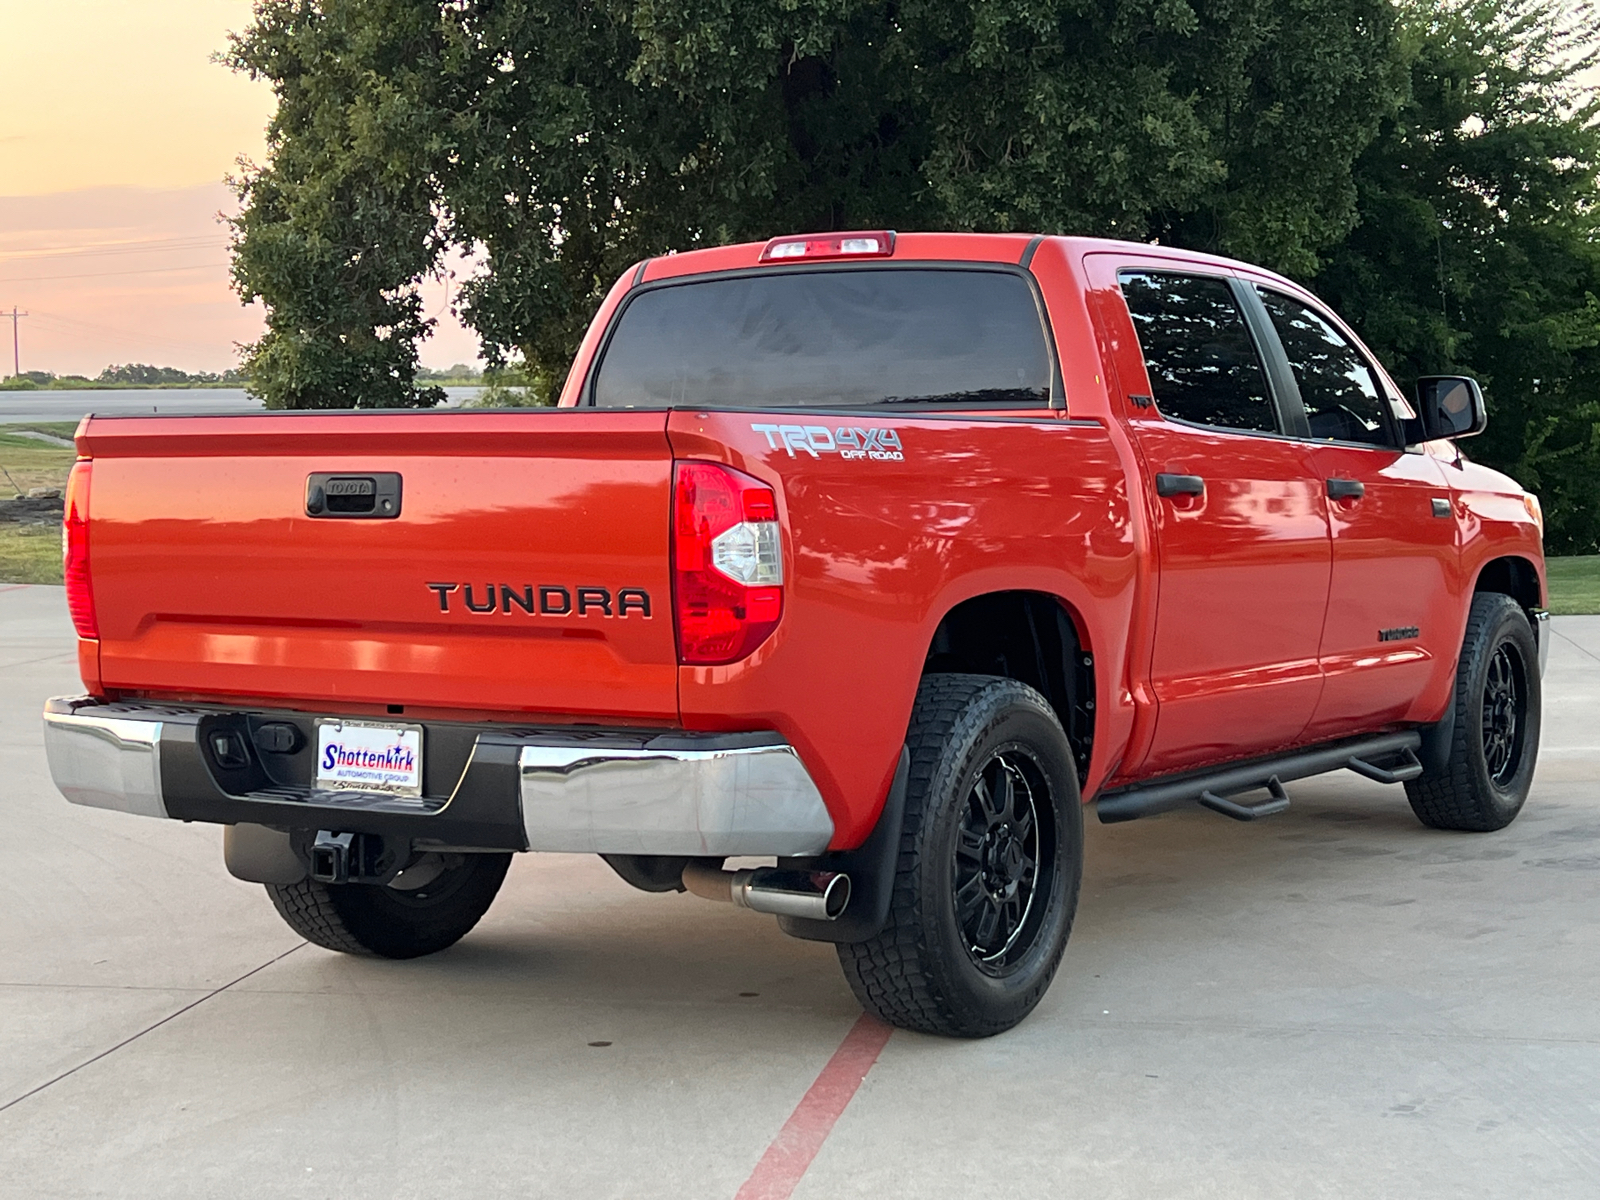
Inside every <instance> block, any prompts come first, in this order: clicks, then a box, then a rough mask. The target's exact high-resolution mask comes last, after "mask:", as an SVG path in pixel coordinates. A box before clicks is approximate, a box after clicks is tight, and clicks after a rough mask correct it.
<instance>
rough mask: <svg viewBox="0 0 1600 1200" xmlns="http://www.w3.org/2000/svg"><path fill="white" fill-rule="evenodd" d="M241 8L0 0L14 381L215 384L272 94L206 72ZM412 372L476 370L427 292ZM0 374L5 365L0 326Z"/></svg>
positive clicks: (223, 359)
mask: <svg viewBox="0 0 1600 1200" xmlns="http://www.w3.org/2000/svg"><path fill="white" fill-rule="evenodd" d="M250 8H251V5H250V2H249V0H120V2H119V0H45V2H38V0H0V309H3V310H4V311H5V312H6V313H7V314H9V313H10V311H11V309H12V306H13V305H15V306H16V307H18V308H20V309H22V310H24V311H26V312H27V313H28V314H29V315H28V316H27V317H25V318H23V319H22V321H21V343H22V369H23V370H24V371H29V370H43V371H54V372H56V373H57V374H86V375H90V376H93V375H96V374H98V373H99V372H100V370H101V368H103V367H105V366H106V365H107V364H109V363H125V362H148V363H156V364H160V365H164V366H174V367H180V368H183V369H184V370H188V371H202V370H205V371H220V370H222V369H224V368H226V367H230V366H233V365H235V364H236V362H237V357H238V356H237V352H236V350H235V348H234V347H235V343H237V342H241V341H249V340H250V339H252V338H254V337H255V336H256V335H257V334H258V332H259V331H260V328H261V313H260V311H259V309H255V308H245V307H243V306H241V305H240V303H239V301H238V298H237V297H236V296H235V295H234V294H233V292H232V291H230V290H229V287H228V274H227V258H228V255H227V249H226V247H227V231H226V230H225V229H224V227H223V226H221V225H220V224H219V223H218V220H217V217H218V214H219V213H220V212H222V211H224V210H229V211H231V209H232V205H233V197H232V194H231V193H230V192H229V190H228V188H227V187H226V185H225V184H224V183H223V179H224V177H225V176H226V175H228V174H229V173H231V172H233V171H234V170H235V163H236V160H237V159H238V158H239V157H240V156H244V157H246V158H250V159H254V160H257V161H259V160H260V159H261V158H262V157H263V155H264V153H265V138H264V135H263V129H264V127H265V125H266V122H267V118H268V116H269V115H270V113H271V111H272V94H271V92H270V90H269V89H268V88H267V87H266V86H265V85H262V84H256V83H252V82H251V81H250V80H248V79H246V78H244V77H242V76H238V75H234V74H233V73H232V72H230V71H229V70H228V69H227V68H226V67H223V66H219V65H217V64H215V63H213V62H212V61H211V56H212V54H213V53H214V52H216V51H218V50H220V49H222V48H223V47H225V46H226V45H227V36H228V33H229V31H231V30H237V29H241V28H243V27H244V25H245V24H246V23H247V22H248V21H249V19H250ZM425 297H426V300H427V304H428V311H429V313H430V314H434V315H437V316H438V317H439V318H440V321H439V328H438V331H437V333H436V334H435V336H434V337H433V338H432V339H431V341H430V342H429V343H427V344H425V345H424V347H423V362H424V364H425V365H427V366H431V367H445V366H449V365H450V364H451V363H455V362H474V361H476V355H477V340H476V338H475V337H473V336H472V335H471V334H470V333H468V332H467V331H466V330H463V329H462V328H461V327H460V326H459V324H457V323H456V322H455V321H454V320H453V319H451V317H450V315H449V312H448V311H447V309H446V295H445V290H444V287H443V286H442V285H430V286H429V287H428V288H427V289H426V290H425ZM0 333H3V335H4V336H3V338H0V348H3V350H4V353H3V354H0V375H9V374H10V373H11V367H12V355H11V321H10V320H9V317H8V319H6V320H5V321H4V322H0Z"/></svg>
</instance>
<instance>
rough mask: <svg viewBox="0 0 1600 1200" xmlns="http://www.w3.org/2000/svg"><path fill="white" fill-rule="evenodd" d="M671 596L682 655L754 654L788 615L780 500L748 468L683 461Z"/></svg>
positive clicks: (697, 659)
mask: <svg viewBox="0 0 1600 1200" xmlns="http://www.w3.org/2000/svg"><path fill="white" fill-rule="evenodd" d="M672 568H673V570H672V585H673V586H672V598H673V611H674V614H675V616H676V617H677V622H678V661H679V662H681V663H684V664H690V665H695V666H715V665H717V664H720V663H731V662H737V661H738V660H739V659H741V658H745V657H747V656H748V655H749V654H751V653H752V652H753V651H754V650H755V648H756V647H757V646H759V645H761V643H762V642H764V641H766V640H767V638H768V637H770V636H771V635H772V631H773V630H774V629H776V628H777V627H778V621H779V619H780V618H781V617H782V616H783V548H782V544H781V541H780V538H779V533H778V498H777V496H775V495H774V494H773V491H772V489H771V488H769V487H767V485H766V484H764V483H762V482H761V481H760V480H758V479H752V478H751V477H750V476H748V475H746V474H744V473H743V472H742V471H735V470H734V469H733V468H732V467H724V466H721V465H719V464H717V463H705V462H680V463H678V464H677V466H676V468H675V475H674V479H673V504H672Z"/></svg>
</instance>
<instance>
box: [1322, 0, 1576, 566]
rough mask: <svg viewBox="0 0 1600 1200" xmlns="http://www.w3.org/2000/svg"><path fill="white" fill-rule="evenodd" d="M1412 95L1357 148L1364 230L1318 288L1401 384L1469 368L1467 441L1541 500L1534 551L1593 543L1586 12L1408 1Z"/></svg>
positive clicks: (1554, 1)
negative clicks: (1543, 526)
mask: <svg viewBox="0 0 1600 1200" xmlns="http://www.w3.org/2000/svg"><path fill="white" fill-rule="evenodd" d="M1404 18H1405V41H1406V44H1407V47H1408V54H1409V56H1410V59H1411V69H1410V73H1411V84H1410V94H1409V98H1408V100H1407V101H1406V103H1405V104H1404V105H1403V107H1402V108H1401V109H1400V111H1399V112H1398V113H1397V114H1396V116H1395V117H1393V118H1392V119H1390V120H1388V121H1386V122H1385V123H1384V127H1383V129H1382V131H1381V133H1380V135H1379V137H1378V138H1377V140H1376V141H1375V142H1374V143H1373V144H1372V145H1371V146H1370V147H1369V148H1368V149H1367V150H1366V152H1365V153H1364V154H1363V155H1362V156H1361V157H1360V159H1359V160H1358V162H1357V165H1356V171H1355V178H1356V186H1357V192H1358V196H1359V200H1358V204H1357V207H1358V210H1359V213H1360V224H1359V225H1358V226H1357V228H1356V229H1355V230H1354V232H1353V233H1352V234H1351V235H1350V237H1349V238H1347V239H1346V240H1345V242H1344V243H1343V244H1342V245H1341V246H1340V247H1339V248H1338V249H1337V250H1336V251H1335V252H1334V253H1333V255H1332V257H1331V261H1330V263H1329V265H1328V267H1327V268H1326V269H1325V270H1324V271H1323V272H1322V274H1321V275H1320V276H1319V277H1318V278H1317V280H1316V286H1317V287H1318V289H1319V291H1321V292H1322V293H1323V295H1325V296H1326V297H1327V298H1328V299H1329V300H1330V301H1331V302H1332V303H1334V304H1335V305H1337V306H1338V307H1339V309H1340V311H1341V312H1343V313H1344V314H1345V315H1346V316H1347V317H1349V318H1350V319H1351V320H1352V321H1353V322H1354V323H1355V324H1356V325H1357V327H1358V329H1359V330H1360V332H1361V334H1362V336H1363V337H1364V338H1365V339H1366V340H1367V341H1368V343H1369V344H1370V345H1371V346H1372V348H1373V349H1374V350H1375V351H1376V352H1377V353H1378V354H1379V355H1380V357H1382V358H1384V359H1385V361H1386V363H1387V365H1388V366H1389V367H1390V368H1391V369H1392V370H1393V371H1394V373H1395V375H1396V378H1397V379H1398V380H1399V381H1400V382H1401V383H1402V384H1404V385H1406V386H1409V384H1410V382H1411V381H1412V380H1414V379H1415V378H1416V377H1417V376H1418V375H1424V374H1449V373H1458V372H1460V373H1467V374H1473V375H1476V376H1477V377H1478V378H1479V380H1480V381H1481V382H1482V383H1483V384H1484V386H1485V392H1486V394H1487V396H1488V399H1489V404H1490V411H1491V413H1492V415H1493V419H1492V420H1491V421H1490V425H1489V431H1488V432H1487V433H1486V434H1485V435H1484V436H1483V437H1481V438H1479V439H1477V440H1475V441H1473V442H1469V443H1466V444H1465V445H1464V449H1465V450H1466V451H1467V452H1468V453H1469V454H1472V455H1474V456H1477V457H1480V458H1482V459H1483V460H1484V461H1486V462H1488V463H1490V464H1492V465H1494V466H1497V467H1500V468H1502V469H1505V470H1507V471H1509V472H1511V473H1512V474H1513V475H1515V476H1516V477H1517V478H1518V479H1519V480H1521V482H1522V483H1523V484H1524V486H1526V487H1528V488H1530V489H1531V490H1534V491H1536V492H1539V493H1541V495H1542V498H1543V502H1544V508H1545V513H1546V517H1547V521H1548V526H1547V531H1546V543H1547V545H1548V546H1549V547H1550V548H1551V549H1552V550H1555V551H1557V552H1564V553H1593V552H1594V551H1596V550H1597V549H1600V301H1597V299H1596V298H1597V296H1600V186H1597V170H1600V125H1597V117H1600V101H1597V100H1596V98H1595V96H1594V95H1593V93H1592V92H1585V90H1584V89H1583V88H1581V87H1580V86H1578V84H1577V81H1576V79H1575V76H1576V74H1577V73H1578V72H1579V71H1581V70H1582V69H1583V68H1584V67H1586V66H1588V65H1591V64H1592V63H1593V62H1594V58H1595V47H1596V35H1595V32H1594V14H1593V12H1592V10H1590V9H1588V8H1587V7H1585V8H1581V9H1579V10H1577V11H1576V12H1573V13H1570V14H1568V13H1564V12H1563V9H1562V7H1561V5H1560V4H1559V3H1558V0H1464V2H1455V3H1447V4H1437V3H1433V4H1423V3H1418V2H1413V3H1411V4H1409V5H1408V6H1407V7H1406V8H1405V10H1404Z"/></svg>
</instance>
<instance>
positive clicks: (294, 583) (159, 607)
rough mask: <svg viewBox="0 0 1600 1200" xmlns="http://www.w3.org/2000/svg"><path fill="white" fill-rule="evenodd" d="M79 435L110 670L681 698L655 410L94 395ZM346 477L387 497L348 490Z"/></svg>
mask: <svg viewBox="0 0 1600 1200" xmlns="http://www.w3.org/2000/svg"><path fill="white" fill-rule="evenodd" d="M87 440H88V445H89V448H90V453H91V454H92V456H93V460H94V461H93V467H92V482H91V504H92V516H91V531H90V563H91V571H92V575H93V586H94V595H95V601H96V606H97V608H98V610H99V615H100V635H101V637H100V646H99V651H100V675H101V680H102V682H103V684H104V685H105V686H106V687H107V688H110V689H112V690H115V691H122V692H132V693H140V694H144V695H150V696H159V697H173V698H185V697H192V698H198V699H223V698H240V699H254V700H272V701H281V702H283V703H286V704H290V705H296V706H301V707H308V708H315V709H320V710H323V711H335V712H337V711H340V710H341V709H342V710H344V711H348V712H352V713H357V712H364V711H373V710H376V711H377V712H378V713H385V712H392V711H394V710H395V709H404V710H405V711H406V712H408V713H409V712H412V711H413V710H414V709H417V708H422V709H456V710H471V711H492V712H496V713H502V714H505V713H517V712H524V713H529V714H541V715H544V716H556V717H559V716H561V715H565V714H572V715H575V716H579V717H586V718H594V717H604V718H607V719H611V720H616V719H644V720H660V721H666V720H675V719H676V717H677V653H676V648H675V643H674V637H673V627H672V589H671V580H670V577H669V561H668V560H669V555H668V524H669V506H670V491H671V473H672V463H671V450H670V448H669V446H668V444H667V438H666V414H665V413H662V412H639V413H623V412H595V411H592V410H590V411H572V410H567V411H559V410H558V411H551V410H544V411H537V410H536V411H528V410H522V411H501V412H493V411H481V412H430V413H362V414H348V413H347V414H335V413H325V414H318V413H292V414H291V413H284V414H274V415H265V416H238V417H201V418H166V417H160V418H138V419H111V420H98V421H96V420H91V422H90V425H89V429H88V435H87ZM325 477H331V478H325ZM319 481H320V483H321V485H322V494H321V496H320V499H319V498H318V497H317V496H315V495H314V494H313V492H314V489H315V488H316V487H317V486H318V484H319ZM336 481H344V482H336ZM362 481H375V483H376V484H377V487H378V494H379V495H380V496H381V497H383V498H387V499H390V500H391V501H392V503H393V504H394V505H395V508H394V511H393V515H384V514H376V515H374V514H372V513H366V514H364V513H363V512H362V507H363V504H365V505H366V507H367V508H369V509H370V508H371V507H372V502H371V500H370V497H366V496H365V495H364V486H365V485H364V484H363V482H362Z"/></svg>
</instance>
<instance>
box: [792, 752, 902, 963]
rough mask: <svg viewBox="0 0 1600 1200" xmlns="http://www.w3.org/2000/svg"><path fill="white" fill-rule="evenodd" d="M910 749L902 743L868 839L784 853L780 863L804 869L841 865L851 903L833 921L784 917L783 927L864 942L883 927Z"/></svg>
mask: <svg viewBox="0 0 1600 1200" xmlns="http://www.w3.org/2000/svg"><path fill="white" fill-rule="evenodd" d="M910 773H911V752H910V751H909V750H907V749H906V748H905V747H904V746H902V747H901V748H900V765H899V766H897V767H896V768H895V772H894V782H893V783H891V784H890V785H889V796H888V798H887V799H886V800H884V802H883V811H882V812H881V813H879V814H878V823H877V825H875V826H874V827H873V830H872V832H871V833H869V834H868V835H867V840H866V841H864V842H862V843H861V845H859V846H857V847H856V848H855V849H854V850H834V851H830V852H829V853H827V854H822V855H818V856H817V857H815V858H780V859H779V860H778V865H779V866H780V867H785V868H793V869H797V870H805V871H842V872H843V873H844V874H846V875H848V876H849V877H850V903H849V904H848V905H846V906H845V910H844V912H843V913H841V914H840V915H839V917H838V918H837V919H836V920H832V921H809V920H806V919H805V918H803V917H779V918H778V928H780V929H782V930H783V931H784V932H785V933H787V934H788V935H789V936H790V937H797V938H804V939H805V940H806V941H810V942H864V941H866V940H867V939H868V938H871V937H876V936H877V935H878V934H879V933H881V932H882V931H883V926H884V924H885V923H886V922H887V921H888V920H889V900H890V897H892V896H893V895H894V873H895V868H896V867H897V866H898V865H899V861H900V826H901V822H902V821H903V820H904V819H905V814H906V779H907V777H908V776H909V775H910Z"/></svg>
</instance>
